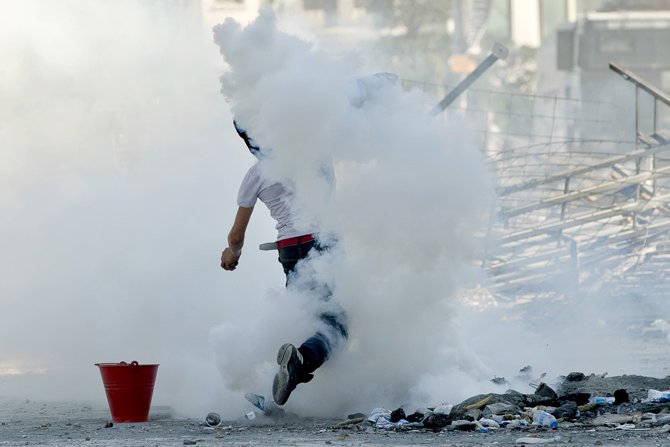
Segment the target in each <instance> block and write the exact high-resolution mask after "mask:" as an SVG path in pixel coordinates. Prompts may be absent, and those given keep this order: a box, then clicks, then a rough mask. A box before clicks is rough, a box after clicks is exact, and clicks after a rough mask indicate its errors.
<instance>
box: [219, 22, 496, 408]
mask: <svg viewBox="0 0 670 447" xmlns="http://www.w3.org/2000/svg"><path fill="white" fill-rule="evenodd" d="M215 41H216V42H217V43H218V44H219V46H220V48H221V52H222V54H223V57H224V59H225V61H226V62H227V63H228V65H229V71H227V72H226V73H225V74H224V76H223V77H222V85H223V94H224V95H225V96H226V97H227V98H228V100H229V101H230V104H231V110H232V112H233V114H234V115H235V116H236V118H237V119H238V120H239V121H240V123H241V124H242V125H243V127H245V128H246V129H247V130H249V132H250V133H251V134H252V136H253V137H254V139H255V140H256V141H257V142H258V143H259V145H260V146H261V147H265V148H271V152H272V155H271V156H270V157H269V158H268V159H267V160H266V161H265V162H264V164H265V165H266V166H267V168H266V172H268V175H274V176H276V178H278V179H282V180H284V181H290V182H292V183H293V184H294V185H295V190H296V197H297V199H296V205H295V208H296V212H297V213H298V214H299V215H300V216H301V217H303V218H304V219H306V220H309V221H312V220H314V219H316V220H317V221H318V222H319V225H320V228H322V229H323V228H325V229H326V230H331V231H334V232H335V233H336V234H337V237H338V240H339V247H338V249H337V250H334V251H333V252H331V253H330V254H329V256H325V257H323V259H322V260H320V261H323V262H319V263H317V265H316V271H317V274H318V275H320V276H321V278H322V279H324V280H330V281H332V282H333V283H334V285H335V288H334V298H335V300H336V301H337V302H338V303H339V304H340V305H342V306H343V308H344V309H345V310H346V311H347V313H348V317H349V326H350V327H349V329H350V339H349V341H348V343H347V345H346V346H345V347H344V349H343V350H342V352H340V353H338V354H336V355H335V356H334V357H333V358H332V360H331V361H329V362H328V363H327V364H326V365H325V366H324V367H322V368H321V369H320V370H318V371H317V376H316V378H315V379H314V380H313V381H312V382H310V383H309V384H307V385H304V386H300V387H299V388H298V391H296V392H295V393H294V395H293V396H292V397H291V400H290V401H289V404H288V406H289V407H291V408H292V409H293V410H295V411H299V412H305V413H307V412H309V414H320V415H336V414H341V412H343V411H346V410H353V409H359V410H360V409H363V410H367V409H370V408H371V407H373V406H378V405H388V406H393V405H400V404H402V403H407V402H409V401H410V400H419V399H424V398H426V397H427V394H428V393H427V385H426V384H427V383H436V382H444V381H447V378H450V377H451V378H454V377H461V378H462V374H463V373H462V372H459V371H466V372H467V374H466V375H467V376H468V377H470V378H471V379H470V380H475V381H478V380H481V379H482V377H484V376H485V375H486V374H488V371H487V370H486V368H485V367H484V366H483V364H481V362H479V361H478V360H477V358H476V357H475V356H473V355H472V354H470V353H469V350H468V347H467V345H466V344H465V343H463V341H462V340H461V339H460V338H459V335H458V330H457V326H456V325H455V321H456V320H457V315H456V313H455V309H456V307H457V306H455V301H456V289H457V287H459V286H461V285H462V282H463V278H464V275H466V272H467V271H468V270H469V269H470V267H469V266H470V265H471V261H472V259H473V256H474V255H475V251H476V246H475V244H474V242H473V241H474V238H473V234H474V231H475V229H477V228H480V227H481V225H482V218H483V217H484V216H485V212H486V211H487V210H488V206H489V202H490V199H491V194H490V181H489V177H488V173H487V172H486V169H485V168H484V164H483V162H482V159H481V157H480V155H479V152H478V151H477V150H476V149H475V148H474V147H472V146H471V145H470V144H469V143H468V138H467V132H466V131H464V129H463V123H449V122H447V123H445V122H444V121H441V120H438V119H435V118H434V117H433V116H431V114H430V110H431V109H432V107H433V105H434V104H433V102H432V100H431V99H429V98H427V97H425V96H424V95H423V94H421V93H420V92H417V91H410V92H405V91H403V90H402V89H401V88H400V86H399V85H397V84H395V85H388V86H386V87H383V88H381V89H380V90H379V91H377V92H375V94H374V95H372V96H371V97H370V98H368V100H367V101H366V102H365V103H363V104H362V105H359V104H357V103H358V102H360V101H359V99H360V95H361V90H360V87H359V83H357V82H356V78H357V77H358V76H360V73H359V72H358V67H357V66H356V65H355V63H353V61H354V59H355V58H353V57H351V58H350V57H346V56H345V57H343V58H334V57H332V56H330V55H328V54H326V53H324V52H321V51H317V50H315V49H314V48H313V47H312V46H311V45H309V44H308V43H307V42H305V41H303V40H301V39H299V38H297V37H292V36H289V35H287V34H285V33H283V32H280V31H278V30H277V25H276V19H275V16H274V14H273V13H272V11H270V10H263V11H261V13H260V15H259V17H258V19H256V20H255V21H254V22H253V23H251V24H250V25H249V26H247V27H241V26H240V25H239V24H237V23H236V22H235V21H234V20H232V19H228V20H227V21H226V22H225V23H224V24H222V25H219V26H218V27H216V28H215ZM325 161H331V162H332V163H333V165H334V167H335V172H336V177H337V187H336V191H335V193H334V195H333V196H330V195H328V188H326V187H323V186H322V185H323V184H324V181H323V177H322V176H321V175H320V173H319V167H320V166H321V165H322V164H323V163H324V162H325ZM278 298H280V299H283V300H286V297H278ZM298 309H299V307H296V306H295V304H293V303H290V302H289V303H287V304H286V305H285V309H284V311H285V312H286V313H288V314H291V313H293V312H296V311H297V310H298ZM268 312H271V311H268ZM263 313H264V312H261V315H263ZM274 315H279V313H278V312H275V313H274ZM261 320H263V319H262V318H261ZM250 324H251V325H254V324H255V327H257V328H258V329H257V330H256V331H252V332H254V333H255V334H256V335H255V336H256V337H260V338H263V339H264V340H265V342H267V343H269V345H270V346H271V347H272V348H274V349H275V350H276V349H277V348H278V347H279V345H280V344H281V343H283V342H287V341H290V342H293V343H296V344H299V343H300V342H301V341H302V340H301V339H299V338H295V331H293V330H290V329H287V328H282V327H273V328H272V330H271V331H270V332H271V333H267V332H268V331H266V329H267V328H266V327H265V326H263V325H261V324H258V323H254V322H249V321H248V320H245V321H244V322H241V323H238V325H237V330H235V329H234V328H233V327H232V326H231V323H226V324H225V325H224V326H223V327H224V329H223V330H215V331H214V340H215V348H216V349H218V350H219V352H220V353H221V356H220V362H221V363H222V371H223V373H224V380H225V381H226V383H228V384H229V385H230V386H233V387H234V386H235V385H236V384H239V379H240V378H241V377H244V376H245V375H247V374H248V371H249V370H252V371H255V370H258V365H265V364H264V363H263V362H266V361H267V357H260V358H258V359H256V360H254V359H253V358H247V359H246V360H247V362H251V363H244V364H237V365H234V366H233V365H231V362H230V361H228V359H227V358H226V354H225V353H229V352H231V351H233V350H236V349H247V348H246V347H245V346H244V345H242V346H240V341H239V340H240V339H245V338H246V337H244V336H243V334H246V333H247V332H248V331H249V325H250ZM264 332H265V333H264ZM292 336H293V338H292ZM265 342H260V343H259V342H258V341H257V340H255V339H254V340H253V341H252V342H251V347H252V348H254V350H255V347H256V346H263V348H262V349H258V350H257V351H256V352H258V351H263V352H270V351H268V350H267V347H266V346H264V345H265ZM270 358H271V357H270ZM271 360H273V359H272V358H271ZM254 365H256V366H254ZM274 372H275V371H274V369H272V368H270V369H268V370H264V373H265V374H266V376H265V377H262V375H263V374H260V375H259V376H258V379H262V380H261V381H260V382H258V383H256V384H255V385H254V386H256V387H257V389H261V388H262V389H265V390H268V389H269V384H270V383H271V378H272V375H273V374H274ZM472 378H474V379H472ZM263 381H264V382H263ZM462 383H463V380H461V379H458V382H456V381H452V383H451V386H450V387H447V388H446V389H443V390H440V391H437V390H432V391H434V393H435V396H441V397H443V398H446V397H448V396H455V395H458V394H459V390H458V387H459V386H461V384H462ZM245 385H249V383H245ZM252 385H253V384H252ZM240 391H250V390H248V389H247V390H243V389H240ZM424 403H425V402H424ZM368 407H369V408H368Z"/></svg>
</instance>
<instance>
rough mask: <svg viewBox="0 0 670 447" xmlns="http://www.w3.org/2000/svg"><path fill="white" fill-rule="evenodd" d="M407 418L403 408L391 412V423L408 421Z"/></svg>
mask: <svg viewBox="0 0 670 447" xmlns="http://www.w3.org/2000/svg"><path fill="white" fill-rule="evenodd" d="M406 418H407V416H406V415H405V410H403V409H402V408H398V409H397V410H393V411H392V412H391V422H393V423H395V422H398V421H399V420H400V419H406Z"/></svg>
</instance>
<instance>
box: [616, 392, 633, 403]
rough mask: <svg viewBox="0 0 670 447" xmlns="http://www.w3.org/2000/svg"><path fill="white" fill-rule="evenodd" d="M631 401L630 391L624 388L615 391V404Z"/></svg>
mask: <svg viewBox="0 0 670 447" xmlns="http://www.w3.org/2000/svg"><path fill="white" fill-rule="evenodd" d="M626 402H630V400H629V396H628V392H627V391H626V390H624V389H618V390H616V391H615V392H614V405H620V404H623V403H626Z"/></svg>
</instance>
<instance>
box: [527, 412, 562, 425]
mask: <svg viewBox="0 0 670 447" xmlns="http://www.w3.org/2000/svg"><path fill="white" fill-rule="evenodd" d="M533 424H535V425H540V426H542V427H550V428H558V421H556V418H555V417H554V416H553V415H551V414H549V413H547V412H546V411H542V410H536V411H534V412H533Z"/></svg>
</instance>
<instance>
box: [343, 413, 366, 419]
mask: <svg viewBox="0 0 670 447" xmlns="http://www.w3.org/2000/svg"><path fill="white" fill-rule="evenodd" d="M365 416H366V415H365V414H363V413H353V414H350V415H348V416H347V419H358V418H364V417H365Z"/></svg>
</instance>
